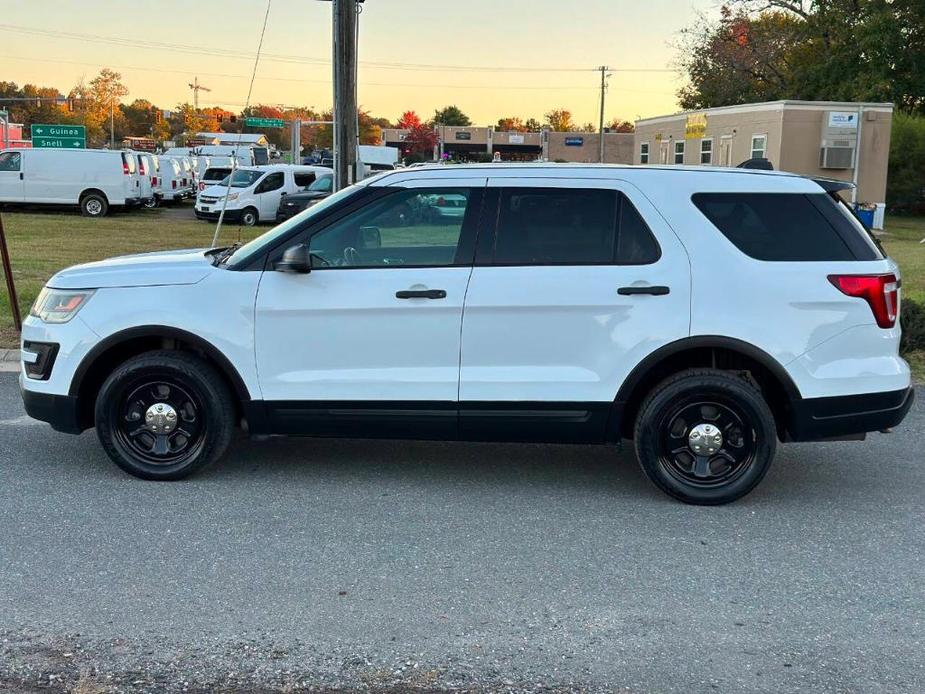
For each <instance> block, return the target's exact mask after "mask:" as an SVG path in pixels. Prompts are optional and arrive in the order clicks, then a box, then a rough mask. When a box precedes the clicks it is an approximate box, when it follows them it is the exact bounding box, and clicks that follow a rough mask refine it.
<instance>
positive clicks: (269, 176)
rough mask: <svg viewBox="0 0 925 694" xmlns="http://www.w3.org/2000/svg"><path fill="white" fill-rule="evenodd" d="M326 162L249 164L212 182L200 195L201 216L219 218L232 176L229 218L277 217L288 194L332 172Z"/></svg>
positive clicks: (198, 212) (264, 219)
mask: <svg viewBox="0 0 925 694" xmlns="http://www.w3.org/2000/svg"><path fill="white" fill-rule="evenodd" d="M330 173H331V170H330V169H328V168H325V167H323V166H298V165H292V164H271V165H270V166H245V167H242V168H240V169H238V170H237V171H235V172H234V173H233V174H232V175H231V176H228V177H226V178H225V179H224V180H222V181H221V182H220V183H219V184H218V185H214V186H209V187H208V188H206V189H205V190H203V191H202V192H200V193H199V197H198V198H197V199H196V216H197V217H198V218H199V219H218V216H219V214H220V213H221V210H222V205H224V204H225V203H224V198H225V193H226V192H227V191H228V184H229V180H230V183H231V192H230V193H229V194H228V204H227V207H226V208H225V219H226V220H228V221H229V222H237V221H239V222H241V223H242V224H244V225H245V226H254V225H255V224H259V223H260V222H273V221H276V211H277V210H278V209H279V202H280V199H281V198H282V197H283V196H284V195H289V194H290V193H296V192H299V191H301V190H302V189H303V188H305V187H307V186H309V185H311V184H312V182H313V181H314V180H315V178H316V177H317V176H322V175H324V174H330Z"/></svg>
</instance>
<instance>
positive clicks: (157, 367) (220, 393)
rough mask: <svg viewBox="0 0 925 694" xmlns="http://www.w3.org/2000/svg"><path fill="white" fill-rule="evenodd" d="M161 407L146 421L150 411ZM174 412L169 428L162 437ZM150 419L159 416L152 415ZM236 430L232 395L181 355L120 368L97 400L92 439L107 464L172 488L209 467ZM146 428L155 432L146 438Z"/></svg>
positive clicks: (209, 371) (154, 355)
mask: <svg viewBox="0 0 925 694" xmlns="http://www.w3.org/2000/svg"><path fill="white" fill-rule="evenodd" d="M159 405H167V406H168V409H167V410H166V413H164V414H163V415H162V416H163V417H164V418H167V419H161V420H160V421H157V420H156V419H155V420H154V421H153V422H151V421H150V420H147V414H148V412H149V411H151V410H152V408H157V407H158V406H159ZM171 410H172V411H173V412H174V417H173V422H174V425H173V426H174V428H173V429H172V430H170V431H168V432H167V433H164V431H165V430H166V429H161V432H160V433H157V425H158V424H165V423H166V424H168V425H169V421H170V420H169V417H170V411H171ZM153 416H155V417H158V416H161V415H160V414H159V413H158V412H156V411H155V412H154V414H153ZM234 426H235V410H234V405H233V401H232V393H231V392H230V391H229V389H228V386H227V385H226V384H225V381H224V380H223V379H222V377H221V376H220V375H219V374H218V372H217V371H216V370H215V369H214V368H212V366H210V365H209V364H208V363H206V362H205V361H203V360H202V359H200V358H198V357H196V356H194V355H192V354H188V353H185V352H179V351H167V350H165V351H157V352H146V353H144V354H141V355H139V356H137V357H133V358H132V359H129V360H128V361H126V362H124V363H123V364H120V365H119V366H118V367H117V368H116V370H115V371H113V372H112V373H111V374H110V375H109V378H107V379H106V382H105V383H103V387H102V388H101V389H100V393H99V396H98V397H97V400H96V433H97V436H98V437H99V439H100V443H102V445H103V448H104V449H105V450H106V453H107V454H108V455H109V457H110V458H112V460H113V462H114V463H115V464H116V465H118V466H119V467H120V468H122V469H123V470H125V471H126V472H127V473H129V474H130V475H134V476H135V477H141V478H142V479H147V480H178V479H182V478H184V477H187V476H189V475H191V474H192V473H194V472H196V471H197V470H199V469H200V468H202V467H204V466H206V465H208V464H209V463H212V462H215V461H216V460H218V459H219V458H221V456H222V455H223V454H224V452H225V450H226V449H227V448H228V444H229V443H230V442H231V437H232V434H233V433H234ZM152 427H153V428H154V429H153V431H152Z"/></svg>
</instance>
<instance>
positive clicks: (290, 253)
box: [273, 243, 312, 275]
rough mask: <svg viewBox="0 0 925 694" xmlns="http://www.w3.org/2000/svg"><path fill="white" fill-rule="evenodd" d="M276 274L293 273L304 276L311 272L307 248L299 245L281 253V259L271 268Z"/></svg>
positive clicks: (302, 244) (309, 255) (310, 261)
mask: <svg viewBox="0 0 925 694" xmlns="http://www.w3.org/2000/svg"><path fill="white" fill-rule="evenodd" d="M273 267H274V269H275V270H276V271H277V272H295V273H298V274H302V275H304V274H305V273H308V272H311V271H312V257H311V254H310V253H309V252H308V246H306V245H305V244H304V243H300V244H299V245H297V246H290V247H289V248H287V249H286V250H285V251H283V257H282V258H280V259H279V260H278V261H277V262H276V265H274V266H273Z"/></svg>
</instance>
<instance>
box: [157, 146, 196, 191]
mask: <svg viewBox="0 0 925 694" xmlns="http://www.w3.org/2000/svg"><path fill="white" fill-rule="evenodd" d="M158 162H159V163H160V173H159V175H158V180H159V182H160V184H161V191H162V193H163V199H164V200H173V201H174V202H179V201H180V200H183V199H184V198H188V197H190V196H191V195H192V190H191V188H190V187H189V185H188V182H187V183H184V181H185V177H184V173H183V167H182V166H181V165H180V160H179V159H174V158H173V157H164V156H161V157H158Z"/></svg>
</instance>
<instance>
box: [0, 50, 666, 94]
mask: <svg viewBox="0 0 925 694" xmlns="http://www.w3.org/2000/svg"><path fill="white" fill-rule="evenodd" d="M0 58H4V59H9V60H27V61H32V62H40V63H55V64H61V65H85V66H87V67H99V66H100V63H90V62H84V61H77V60H51V59H46V58H26V57H23V56H18V55H0ZM106 65H107V67H111V68H117V69H119V70H140V71H143V72H155V73H163V74H174V75H188V74H189V73H190V71H189V70H169V69H166V68H154V67H145V66H141V65H118V64H113V63H107V64H106ZM197 73H198V74H200V75H204V76H207V77H226V78H229V79H249V76H248V75H235V74H229V73H224V72H203V71H202V70H197ZM258 81H260V82H263V81H274V82H295V83H299V84H306V83H310V84H330V83H331V80H330V79H308V78H299V77H267V76H264V75H261V76H260V77H259V78H258ZM363 86H364V87H408V88H411V89H416V88H421V87H447V88H452V89H499V90H505V91H507V90H510V89H515V90H537V91H550V90H559V91H561V90H569V91H590V90H596V89H597V87H593V86H587V87H576V86H571V85H563V86H557V85H548V84H547V85H545V86H530V85H518V84H514V85H511V84H503V85H492V84H447V83H446V82H417V83H402V82H367V81H364V82H363ZM631 91H632V90H631ZM637 91H640V90H637ZM641 91H645V93H651V94H660V93H663V94H668V92H649V91H647V90H641Z"/></svg>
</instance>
